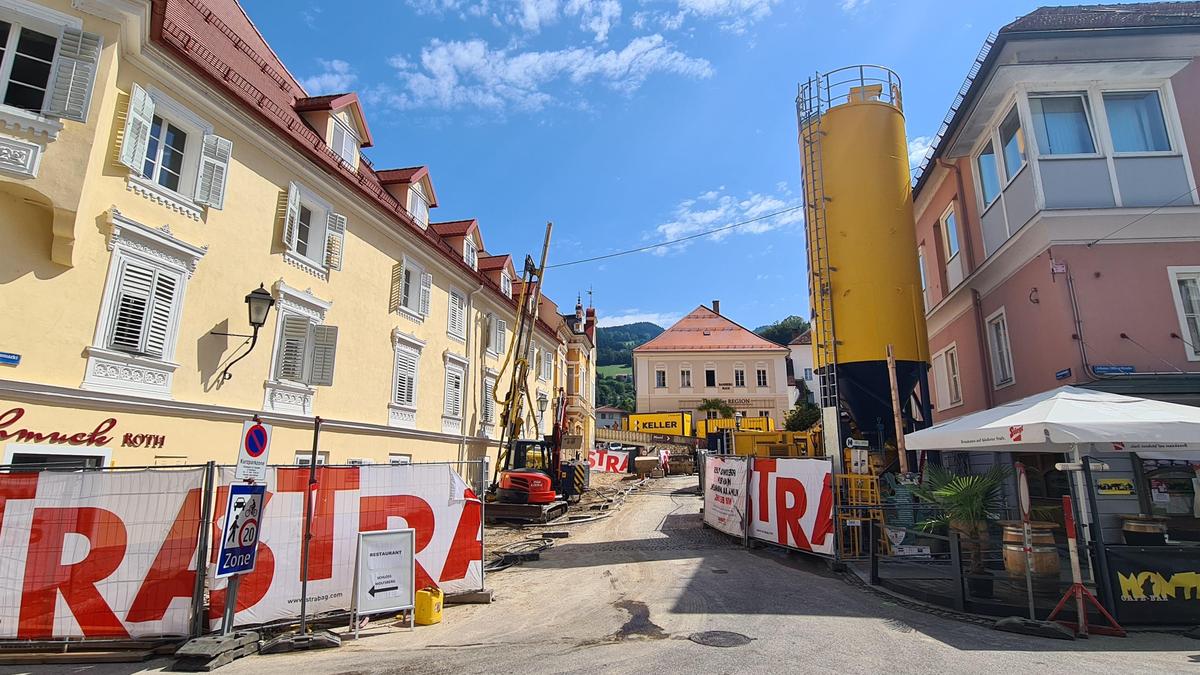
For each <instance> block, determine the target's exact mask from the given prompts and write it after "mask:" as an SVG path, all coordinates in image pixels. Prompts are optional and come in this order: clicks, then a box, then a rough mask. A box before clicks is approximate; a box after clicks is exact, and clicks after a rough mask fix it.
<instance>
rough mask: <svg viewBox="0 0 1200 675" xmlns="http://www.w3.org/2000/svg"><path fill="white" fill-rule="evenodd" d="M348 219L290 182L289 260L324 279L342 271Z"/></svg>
mask: <svg viewBox="0 0 1200 675" xmlns="http://www.w3.org/2000/svg"><path fill="white" fill-rule="evenodd" d="M345 242H346V217H345V216H343V215H342V214H340V213H336V212H334V210H333V207H332V206H330V205H329V202H326V201H325V200H323V199H321V198H320V197H318V196H317V195H316V194H315V193H313V192H312V191H311V190H308V189H307V188H304V187H303V186H301V185H300V184H298V183H295V182H293V183H290V184H289V185H288V191H287V210H286V212H285V214H284V224H283V245H284V248H285V251H286V255H287V256H288V258H287V259H288V261H289V262H291V263H293V264H294V265H296V266H298V267H300V268H302V269H304V270H306V271H308V272H310V273H312V274H314V275H316V276H318V277H320V278H322V279H324V278H326V275H327V272H328V270H340V269H342V252H343V249H344V248H345Z"/></svg>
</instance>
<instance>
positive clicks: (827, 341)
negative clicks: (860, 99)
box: [796, 75, 838, 408]
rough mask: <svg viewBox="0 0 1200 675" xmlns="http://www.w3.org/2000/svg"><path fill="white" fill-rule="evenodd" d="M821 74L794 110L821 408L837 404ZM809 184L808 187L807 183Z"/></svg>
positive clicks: (803, 91)
mask: <svg viewBox="0 0 1200 675" xmlns="http://www.w3.org/2000/svg"><path fill="white" fill-rule="evenodd" d="M821 85H822V77H821V75H815V76H814V77H811V78H809V80H808V82H807V83H806V84H805V85H804V86H803V87H801V89H800V96H799V99H800V100H799V101H798V102H797V106H796V113H797V116H798V117H799V126H800V141H801V145H802V146H803V150H802V152H803V154H804V166H803V167H802V168H803V170H804V171H806V172H808V173H809V174H811V175H810V176H806V178H808V179H809V180H805V181H803V183H804V187H805V190H804V200H805V203H806V204H805V205H806V207H807V208H806V209H805V224H806V227H808V228H810V229H809V232H810V236H809V237H808V265H809V269H810V272H809V274H810V275H811V282H810V284H811V288H810V289H809V295H810V298H811V300H812V302H813V305H814V307H813V309H814V311H815V312H816V315H817V316H820V317H821V321H819V322H817V324H818V325H820V332H819V333H817V332H816V331H814V333H815V335H814V339H815V340H816V342H815V343H814V344H815V346H816V348H817V350H818V352H819V357H820V358H819V359H818V361H819V365H820V366H821V369H820V370H821V371H822V372H821V373H820V376H819V377H818V389H819V390H820V392H819V393H820V401H821V407H822V408H829V407H835V408H836V407H837V406H838V382H837V338H836V337H835V334H834V326H833V297H832V293H833V289H832V272H834V271H836V269H835V268H833V267H832V266H830V264H829V240H828V236H829V235H828V232H827V229H826V220H825V203H826V202H828V201H829V197H827V196H826V195H825V187H824V172H823V166H822V159H821V137H822V136H823V135H824V133H825V132H824V131H822V129H821V118H822V116H823V114H824V112H825V110H823V109H822V105H821V103H822V100H821ZM810 186H811V187H810Z"/></svg>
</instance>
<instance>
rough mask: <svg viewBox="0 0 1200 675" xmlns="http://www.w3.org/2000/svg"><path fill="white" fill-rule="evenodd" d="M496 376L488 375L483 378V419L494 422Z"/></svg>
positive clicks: (490, 422) (487, 422) (486, 421)
mask: <svg viewBox="0 0 1200 675" xmlns="http://www.w3.org/2000/svg"><path fill="white" fill-rule="evenodd" d="M495 393H496V378H494V377H487V378H484V380H483V421H484V423H486V424H489V425H490V424H492V423H494V422H495V421H496V399H495V398H494V396H495Z"/></svg>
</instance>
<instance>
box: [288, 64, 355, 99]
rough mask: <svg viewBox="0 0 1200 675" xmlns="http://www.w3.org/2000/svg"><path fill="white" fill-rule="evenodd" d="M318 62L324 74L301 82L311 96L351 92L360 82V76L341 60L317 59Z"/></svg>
mask: <svg viewBox="0 0 1200 675" xmlns="http://www.w3.org/2000/svg"><path fill="white" fill-rule="evenodd" d="M317 62H318V63H320V64H321V69H322V72H320V73H318V74H316V75H313V76H311V77H306V78H304V79H303V80H301V81H300V84H302V85H303V86H304V90H305V91H307V92H308V95H309V96H317V95H320V94H339V93H342V92H346V91H350V88H351V87H352V86H353V85H354V82H355V81H356V80H358V75H357V74H356V73H355V72H354V69H353V68H351V67H350V64H349V63H346V62H345V61H342V60H341V59H333V60H330V61H326V60H325V59H317Z"/></svg>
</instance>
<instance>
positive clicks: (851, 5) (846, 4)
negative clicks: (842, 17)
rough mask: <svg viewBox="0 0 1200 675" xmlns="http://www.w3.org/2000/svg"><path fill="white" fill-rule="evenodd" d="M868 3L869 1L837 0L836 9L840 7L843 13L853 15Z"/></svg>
mask: <svg viewBox="0 0 1200 675" xmlns="http://www.w3.org/2000/svg"><path fill="white" fill-rule="evenodd" d="M870 1H871V0H838V7H841V8H842V11H843V12H851V13H853V12H857V11H858V10H860V9H862V8H863V7H866V6H867V3H868V2H870Z"/></svg>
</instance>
